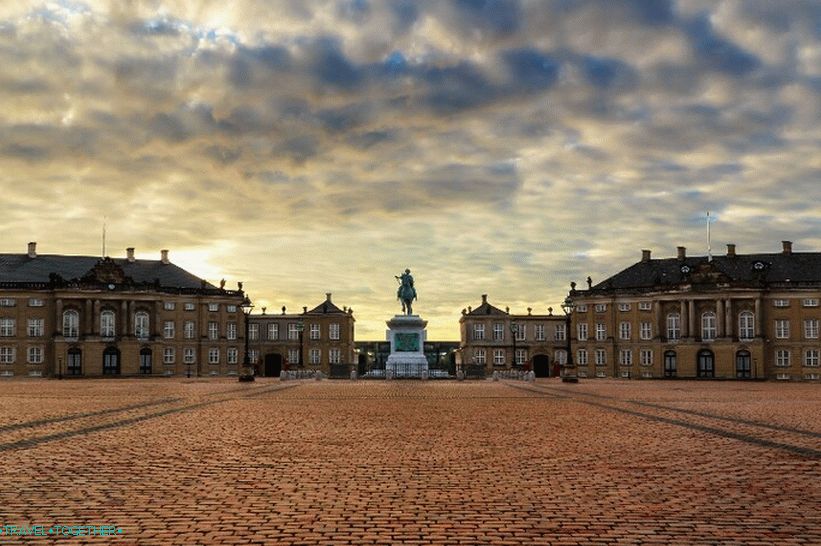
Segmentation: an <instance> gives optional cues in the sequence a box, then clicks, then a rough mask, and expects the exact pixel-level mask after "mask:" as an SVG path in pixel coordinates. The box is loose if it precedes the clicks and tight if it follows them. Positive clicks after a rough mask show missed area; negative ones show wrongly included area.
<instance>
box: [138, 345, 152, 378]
mask: <svg viewBox="0 0 821 546" xmlns="http://www.w3.org/2000/svg"><path fill="white" fill-rule="evenodd" d="M140 373H141V374H144V375H150V374H151V349H149V348H147V347H146V348H143V349H140Z"/></svg>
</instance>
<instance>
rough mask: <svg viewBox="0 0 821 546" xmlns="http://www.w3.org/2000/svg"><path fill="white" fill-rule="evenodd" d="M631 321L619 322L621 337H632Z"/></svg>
mask: <svg viewBox="0 0 821 546" xmlns="http://www.w3.org/2000/svg"><path fill="white" fill-rule="evenodd" d="M630 328H631V326H630V323H629V322H620V323H619V339H630Z"/></svg>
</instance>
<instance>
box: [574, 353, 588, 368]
mask: <svg viewBox="0 0 821 546" xmlns="http://www.w3.org/2000/svg"><path fill="white" fill-rule="evenodd" d="M576 362H578V364H579V366H587V349H579V350H578V351H576Z"/></svg>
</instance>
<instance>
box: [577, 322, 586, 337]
mask: <svg viewBox="0 0 821 546" xmlns="http://www.w3.org/2000/svg"><path fill="white" fill-rule="evenodd" d="M576 339H577V340H579V341H587V323H586V322H580V323H579V324H577V325H576Z"/></svg>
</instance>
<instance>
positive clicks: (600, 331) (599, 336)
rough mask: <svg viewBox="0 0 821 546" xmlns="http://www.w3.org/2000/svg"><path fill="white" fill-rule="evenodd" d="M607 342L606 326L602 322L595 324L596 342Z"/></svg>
mask: <svg viewBox="0 0 821 546" xmlns="http://www.w3.org/2000/svg"><path fill="white" fill-rule="evenodd" d="M606 340H607V324H605V323H603V322H597V323H596V341H606Z"/></svg>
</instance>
